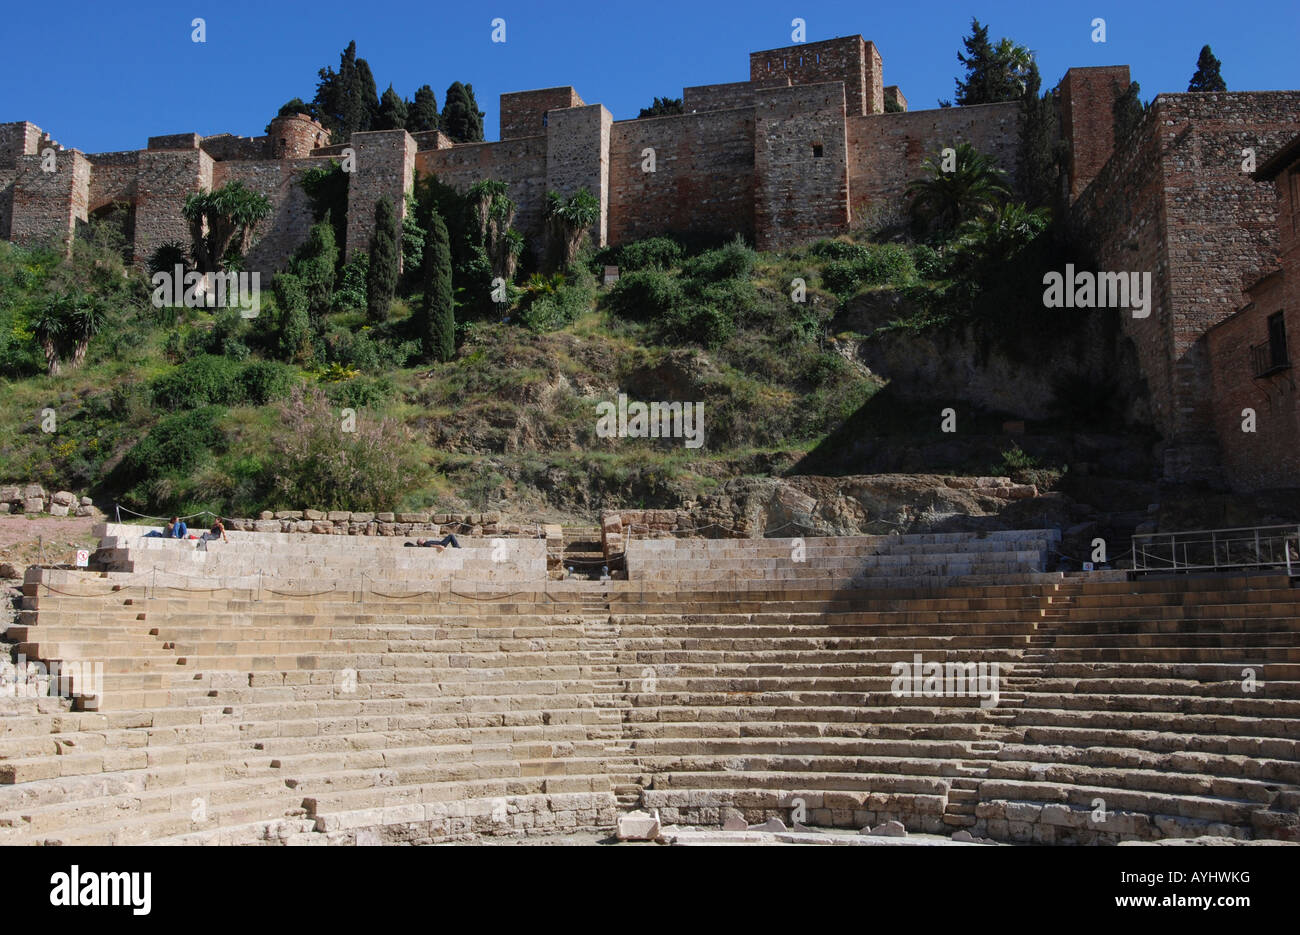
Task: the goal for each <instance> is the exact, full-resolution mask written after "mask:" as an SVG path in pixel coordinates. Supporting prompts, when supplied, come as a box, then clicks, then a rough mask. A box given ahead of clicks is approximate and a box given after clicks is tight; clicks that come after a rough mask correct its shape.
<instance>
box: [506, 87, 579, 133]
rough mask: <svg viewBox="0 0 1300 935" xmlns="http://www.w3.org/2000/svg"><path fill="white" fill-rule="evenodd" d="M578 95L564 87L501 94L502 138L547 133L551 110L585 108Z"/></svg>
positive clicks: (569, 88)
mask: <svg viewBox="0 0 1300 935" xmlns="http://www.w3.org/2000/svg"><path fill="white" fill-rule="evenodd" d="M583 106H585V105H584V103H583V100H582V98H580V97H578V92H577V91H575V90H574V89H573V88H571V87H569V86H568V85H565V86H564V87H559V88H542V89H540V90H537V91H514V92H512V93H510V94H502V95H501V139H502V140H516V139H520V138H522V137H526V136H541V135H544V134H545V133H546V127H547V120H546V112H547V111H548V110H558V109H560V108H564V107H583Z"/></svg>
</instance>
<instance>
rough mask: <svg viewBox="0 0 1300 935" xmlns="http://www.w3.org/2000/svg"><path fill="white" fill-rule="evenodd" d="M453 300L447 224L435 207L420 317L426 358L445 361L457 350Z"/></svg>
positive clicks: (427, 243) (426, 245)
mask: <svg viewBox="0 0 1300 935" xmlns="http://www.w3.org/2000/svg"><path fill="white" fill-rule="evenodd" d="M452 303H453V299H452V287H451V245H450V243H449V242H448V239H447V225H446V224H444V223H443V221H442V216H441V215H440V214H438V212H437V211H432V212H431V213H430V216H429V225H428V233H427V234H426V235H425V240H424V301H423V303H421V311H420V317H419V321H418V327H419V338H420V343H421V345H422V346H423V348H424V356H425V357H426V358H427V359H430V360H437V361H442V362H444V363H445V362H446V361H449V360H451V358H452V356H453V355H454V354H455V353H456V313H455V308H454V306H453V304H452Z"/></svg>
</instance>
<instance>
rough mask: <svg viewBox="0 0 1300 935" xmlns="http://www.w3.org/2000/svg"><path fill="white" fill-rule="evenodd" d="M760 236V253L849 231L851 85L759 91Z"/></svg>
mask: <svg viewBox="0 0 1300 935" xmlns="http://www.w3.org/2000/svg"><path fill="white" fill-rule="evenodd" d="M754 115H755V125H754V172H755V178H756V185H755V197H754V227H755V237H756V240H757V244H758V247H759V249H760V250H770V249H774V248H777V247H781V246H786V245H791V244H798V243H803V242H806V241H808V240H811V239H813V238H815V237H818V236H826V235H831V234H835V233H837V232H839V231H843V230H844V229H846V228H847V227H848V224H849V176H848V142H847V137H846V135H845V117H844V86H843V85H841V84H838V83H830V84H813V85H795V86H793V87H789V88H774V89H771V90H767V91H760V92H759V98H758V105H757V106H756V107H755V108H754Z"/></svg>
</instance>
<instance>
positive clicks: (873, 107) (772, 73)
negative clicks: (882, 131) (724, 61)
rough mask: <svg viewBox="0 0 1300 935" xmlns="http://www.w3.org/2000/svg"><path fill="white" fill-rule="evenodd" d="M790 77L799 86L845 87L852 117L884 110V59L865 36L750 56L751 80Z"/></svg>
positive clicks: (753, 53) (774, 50) (847, 37)
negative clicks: (833, 84) (826, 84)
mask: <svg viewBox="0 0 1300 935" xmlns="http://www.w3.org/2000/svg"><path fill="white" fill-rule="evenodd" d="M782 76H785V77H789V79H790V81H791V82H792V83H793V84H796V85H812V84H822V83H824V82H828V81H842V82H843V83H844V101H845V106H846V109H847V112H848V113H850V114H857V115H861V114H870V113H877V112H879V111H880V110H883V109H884V89H883V88H882V87H881V69H880V55H879V53H877V52H876V51H875V46H874V45H873V44H872V43H869V42H864V41H863V40H862V37H861V36H845V37H843V38H839V39H827V40H824V41H822V42H806V43H802V44H800V45H792V46H786V47H785V48H781V49H768V50H766V51H763V52H751V53H749V80H750V81H761V80H763V79H765V78H779V77H782Z"/></svg>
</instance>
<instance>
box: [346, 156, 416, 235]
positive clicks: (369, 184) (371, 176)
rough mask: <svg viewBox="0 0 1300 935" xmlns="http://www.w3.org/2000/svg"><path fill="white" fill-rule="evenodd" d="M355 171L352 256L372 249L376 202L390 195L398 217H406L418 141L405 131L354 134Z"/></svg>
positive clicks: (351, 183) (350, 230)
mask: <svg viewBox="0 0 1300 935" xmlns="http://www.w3.org/2000/svg"><path fill="white" fill-rule="evenodd" d="M351 146H352V148H353V149H354V150H356V154H357V168H356V172H354V173H353V174H352V177H351V178H350V179H349V180H348V243H347V255H348V258H349V259H350V258H351V257H352V254H353V253H355V252H356V251H357V250H363V251H366V250H369V249H370V236H371V234H373V233H374V229H375V202H377V201H378V200H379V199H380V198H381V197H383V196H385V195H387V196H388V199H389V200H390V201H391V202H392V203H393V211H394V212H395V213H396V214H397V217H398V219H399V220H400V219H401V218H404V217H406V193H407V192H408V191H410V190H411V186H412V185H413V184H414V181H415V140H413V139H411V135H410V134H409V133H407V132H406V131H405V130H372V131H369V132H366V133H354V134H352V140H351Z"/></svg>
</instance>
